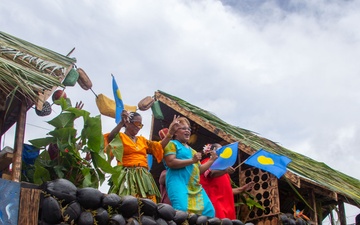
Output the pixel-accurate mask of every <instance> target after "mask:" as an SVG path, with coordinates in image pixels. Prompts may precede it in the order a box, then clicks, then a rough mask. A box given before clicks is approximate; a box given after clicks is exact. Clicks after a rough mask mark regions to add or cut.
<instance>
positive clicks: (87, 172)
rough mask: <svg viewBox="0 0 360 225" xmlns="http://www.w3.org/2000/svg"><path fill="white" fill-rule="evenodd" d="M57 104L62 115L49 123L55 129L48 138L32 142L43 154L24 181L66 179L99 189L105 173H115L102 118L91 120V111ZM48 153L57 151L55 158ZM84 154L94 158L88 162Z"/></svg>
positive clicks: (41, 181)
mask: <svg viewBox="0 0 360 225" xmlns="http://www.w3.org/2000/svg"><path fill="white" fill-rule="evenodd" d="M56 103H58V104H60V105H61V108H62V112H61V113H60V114H59V115H58V116H57V117H55V118H53V119H52V120H50V121H48V123H49V124H50V125H52V126H53V127H54V128H55V129H54V130H53V131H50V132H49V133H48V135H49V136H48V137H45V138H39V139H33V140H30V141H29V142H30V143H31V144H32V145H34V146H35V147H37V148H39V149H41V150H43V151H42V152H41V153H40V155H39V157H38V158H37V159H36V161H35V164H34V168H33V173H28V174H29V175H28V176H23V178H24V179H25V180H26V181H28V182H32V183H35V184H42V183H44V182H46V181H50V180H54V179H57V178H64V179H67V180H69V181H71V182H72V183H74V185H75V186H77V187H80V188H82V187H94V188H98V187H99V186H100V185H101V184H102V183H103V182H104V180H105V173H111V174H113V173H114V171H115V170H114V169H113V168H112V166H111V164H110V163H109V162H108V161H107V160H106V158H107V157H106V156H105V154H104V151H103V150H104V146H103V145H104V143H103V136H102V133H101V119H100V116H95V117H90V113H89V112H87V111H85V110H82V109H78V108H74V107H71V104H70V102H69V101H67V100H65V99H64V98H61V99H60V100H57V101H56ZM79 118H82V119H83V128H82V130H81V132H80V134H78V132H77V130H76V129H75V128H74V124H75V120H76V119H79ZM49 151H55V153H56V154H55V157H54V156H53V153H54V152H49ZM49 153H52V154H49ZM85 155H86V156H91V157H86V158H87V159H88V160H86V159H85V158H84V156H85ZM51 156H52V157H51Z"/></svg>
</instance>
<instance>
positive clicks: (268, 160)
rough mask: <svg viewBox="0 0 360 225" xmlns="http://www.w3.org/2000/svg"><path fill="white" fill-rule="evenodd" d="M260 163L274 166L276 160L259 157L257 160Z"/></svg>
mask: <svg viewBox="0 0 360 225" xmlns="http://www.w3.org/2000/svg"><path fill="white" fill-rule="evenodd" d="M257 160H258V162H259V163H260V164H263V165H274V160H273V159H272V158H268V157H266V156H263V155H261V156H259V157H258V158H257Z"/></svg>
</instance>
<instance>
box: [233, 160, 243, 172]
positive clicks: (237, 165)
mask: <svg viewBox="0 0 360 225" xmlns="http://www.w3.org/2000/svg"><path fill="white" fill-rule="evenodd" d="M245 161H246V160H245ZM245 161H244V162H245ZM244 162H242V163H240V164H239V165H237V166H236V167H235V168H234V170H236V169H237V168H239V167H240V166H241V165H242V164H244Z"/></svg>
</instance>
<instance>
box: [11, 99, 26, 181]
mask: <svg viewBox="0 0 360 225" xmlns="http://www.w3.org/2000/svg"><path fill="white" fill-rule="evenodd" d="M25 122H26V100H25V99H23V100H22V101H21V106H20V114H19V117H18V120H17V123H16V132H15V145H14V158H13V163H12V164H13V165H12V176H11V180H12V181H15V182H20V179H21V162H22V150H23V144H24V136H25V135H24V134H25Z"/></svg>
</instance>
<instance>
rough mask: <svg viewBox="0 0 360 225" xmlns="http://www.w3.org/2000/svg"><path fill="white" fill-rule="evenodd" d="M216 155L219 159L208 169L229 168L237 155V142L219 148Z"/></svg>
mask: <svg viewBox="0 0 360 225" xmlns="http://www.w3.org/2000/svg"><path fill="white" fill-rule="evenodd" d="M216 154H217V155H218V156H219V157H218V158H217V159H216V160H215V162H214V163H213V164H212V165H211V166H210V169H212V170H224V169H226V168H228V167H229V166H232V165H234V163H235V162H236V159H237V155H238V142H234V143H231V144H228V145H225V146H223V147H221V148H219V149H218V150H216Z"/></svg>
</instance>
